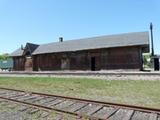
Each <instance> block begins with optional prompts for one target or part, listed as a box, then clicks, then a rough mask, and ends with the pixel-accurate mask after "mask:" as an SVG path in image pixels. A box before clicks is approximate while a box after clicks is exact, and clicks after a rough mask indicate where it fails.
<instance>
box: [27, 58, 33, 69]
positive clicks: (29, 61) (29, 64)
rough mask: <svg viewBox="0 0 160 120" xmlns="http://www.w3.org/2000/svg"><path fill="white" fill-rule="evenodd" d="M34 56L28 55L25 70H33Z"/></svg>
mask: <svg viewBox="0 0 160 120" xmlns="http://www.w3.org/2000/svg"><path fill="white" fill-rule="evenodd" d="M32 70H33V69H32V58H31V57H26V61H25V71H32Z"/></svg>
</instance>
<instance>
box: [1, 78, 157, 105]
mask: <svg viewBox="0 0 160 120" xmlns="http://www.w3.org/2000/svg"><path fill="white" fill-rule="evenodd" d="M0 87H7V88H14V89H21V90H29V91H36V92H43V93H50V94H57V95H64V96H71V97H79V98H86V99H93V100H101V101H106V102H116V103H124V104H131V105H140V106H146V107H154V108H160V81H158V80H157V81H144V80H142V81H140V80H138V81H135V80H133V81H132V80H122V81H120V80H112V81H109V80H98V79H89V78H50V77H45V78H44V77H40V78H38V77H33V78H32V77H26V78H24V77H0Z"/></svg>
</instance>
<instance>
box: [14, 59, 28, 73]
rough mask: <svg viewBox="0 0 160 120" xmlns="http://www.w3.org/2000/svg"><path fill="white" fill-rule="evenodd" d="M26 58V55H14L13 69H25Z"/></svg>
mask: <svg viewBox="0 0 160 120" xmlns="http://www.w3.org/2000/svg"><path fill="white" fill-rule="evenodd" d="M24 66H25V58H24V57H13V70H14V71H23V70H25V68H24Z"/></svg>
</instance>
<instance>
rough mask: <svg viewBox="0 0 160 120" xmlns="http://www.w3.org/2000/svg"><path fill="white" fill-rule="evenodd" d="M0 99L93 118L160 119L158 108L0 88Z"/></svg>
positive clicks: (118, 119) (102, 119)
mask: <svg viewBox="0 0 160 120" xmlns="http://www.w3.org/2000/svg"><path fill="white" fill-rule="evenodd" d="M0 99H3V100H7V101H12V102H16V103H21V104H25V105H30V106H34V107H38V108H43V109H46V110H53V111H56V112H60V113H65V114H69V115H72V116H79V117H81V118H87V119H91V120H92V119H93V120H95V119H96V120H108V119H109V120H160V109H155V108H145V107H140V106H132V105H124V104H116V103H108V102H100V101H93V100H86V99H79V98H71V97H64V96H57V95H50V94H43V93H37V92H29V91H22V90H14V89H8V88H0Z"/></svg>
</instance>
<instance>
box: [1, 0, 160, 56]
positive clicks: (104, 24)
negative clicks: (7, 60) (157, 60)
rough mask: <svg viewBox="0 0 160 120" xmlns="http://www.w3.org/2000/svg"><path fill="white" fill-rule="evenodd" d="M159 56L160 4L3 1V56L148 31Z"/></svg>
mask: <svg viewBox="0 0 160 120" xmlns="http://www.w3.org/2000/svg"><path fill="white" fill-rule="evenodd" d="M150 22H152V23H153V25H154V26H153V31H154V33H153V34H154V48H155V53H156V54H160V47H159V46H160V0H0V54H2V53H11V52H13V51H14V50H16V49H17V48H19V47H20V46H21V45H24V46H25V44H26V42H31V43H35V44H44V43H50V42H56V41H58V39H59V37H63V38H64V41H65V40H72V39H79V38H86V37H94V36H101V35H110V34H119V33H128V32H141V31H149V24H150Z"/></svg>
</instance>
